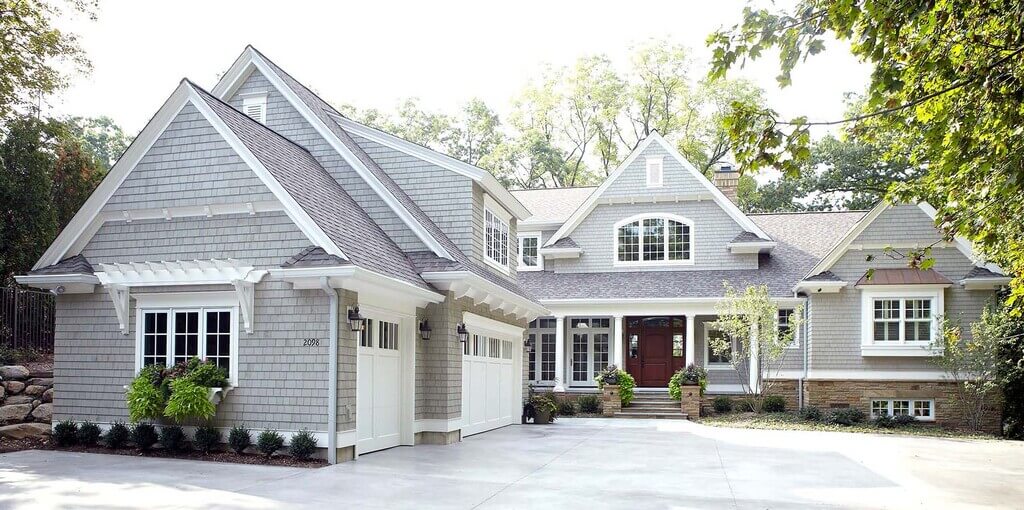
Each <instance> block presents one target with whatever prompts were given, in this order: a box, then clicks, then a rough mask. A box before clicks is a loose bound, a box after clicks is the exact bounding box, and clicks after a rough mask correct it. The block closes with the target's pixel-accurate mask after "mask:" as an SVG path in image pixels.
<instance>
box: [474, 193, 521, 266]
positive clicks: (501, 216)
mask: <svg viewBox="0 0 1024 510" xmlns="http://www.w3.org/2000/svg"><path fill="white" fill-rule="evenodd" d="M488 213H490V214H491V215H493V216H494V217H495V218H497V219H498V220H500V221H502V222H504V223H505V228H506V229H507V230H508V232H507V236H508V239H506V242H505V252H506V253H505V256H506V258H507V259H508V263H505V264H502V263H501V261H498V260H495V259H493V258H491V256H490V255H489V254H488V253H487V214H488ZM483 216H484V217H483V220H484V228H483V231H482V232H481V235H482V239H481V240H482V241H483V252H484V262H485V263H487V265H489V266H491V267H493V268H495V269H497V270H498V271H501V272H502V273H504V274H509V266H510V265H511V261H512V260H515V259H514V258H513V257H514V256H518V253H516V254H515V255H510V254H509V253H508V250H509V249H510V248H511V247H512V239H513V236H512V215H511V214H510V213H509V212H508V211H506V210H505V208H504V207H502V206H501V205H500V204H498V202H497V201H496V200H494V199H493V198H491V196H490V195H488V194H486V193H485V194H484V215H483ZM516 239H518V238H516ZM516 242H517V243H518V240H517V241H516ZM517 248H518V247H517ZM516 251H517V252H518V250H516Z"/></svg>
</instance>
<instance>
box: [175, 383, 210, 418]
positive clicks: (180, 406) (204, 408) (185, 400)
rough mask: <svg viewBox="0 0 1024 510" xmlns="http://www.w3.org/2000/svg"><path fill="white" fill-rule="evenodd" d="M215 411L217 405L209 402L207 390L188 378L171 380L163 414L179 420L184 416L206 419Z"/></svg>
mask: <svg viewBox="0 0 1024 510" xmlns="http://www.w3.org/2000/svg"><path fill="white" fill-rule="evenodd" d="M216 413H217V407H216V406H214V405H213V402H210V399H209V390H207V388H206V387H205V386H200V385H198V384H196V383H195V382H193V381H192V380H191V379H189V378H180V379H175V380H174V381H173V382H171V398H169V399H167V406H166V407H165V408H164V416H167V417H168V418H172V419H174V421H177V422H180V421H182V420H184V419H186V418H201V419H204V420H208V419H210V418H212V417H213V415H214V414H216Z"/></svg>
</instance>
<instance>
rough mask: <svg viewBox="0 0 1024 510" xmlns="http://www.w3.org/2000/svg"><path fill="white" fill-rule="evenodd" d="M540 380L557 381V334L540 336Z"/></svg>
mask: <svg viewBox="0 0 1024 510" xmlns="http://www.w3.org/2000/svg"><path fill="white" fill-rule="evenodd" d="M540 380H542V381H554V380H555V334H554V333H542V334H541V335H540Z"/></svg>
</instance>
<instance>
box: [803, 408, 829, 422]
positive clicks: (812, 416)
mask: <svg viewBox="0 0 1024 510" xmlns="http://www.w3.org/2000/svg"><path fill="white" fill-rule="evenodd" d="M800 418H801V419H803V420H805V421H821V419H822V418H824V416H823V414H822V412H821V409H818V408H817V407H814V406H805V407H804V408H803V409H801V410H800Z"/></svg>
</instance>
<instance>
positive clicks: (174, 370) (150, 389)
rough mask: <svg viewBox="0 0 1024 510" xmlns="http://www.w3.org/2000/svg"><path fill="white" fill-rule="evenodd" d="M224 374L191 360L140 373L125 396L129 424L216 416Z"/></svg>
mask: <svg viewBox="0 0 1024 510" xmlns="http://www.w3.org/2000/svg"><path fill="white" fill-rule="evenodd" d="M229 389H230V387H229V386H228V378H227V374H226V373H225V372H224V370H223V369H221V368H219V367H217V366H216V365H215V364H213V363H209V362H203V361H200V360H199V358H192V359H190V360H188V361H187V362H184V363H178V364H177V365H175V366H173V367H171V368H165V367H164V366H162V365H149V366H147V367H144V368H143V369H142V370H140V371H139V375H138V376H136V377H135V379H134V380H133V381H132V383H131V384H129V385H128V388H127V391H126V392H125V399H126V402H127V404H128V417H129V418H130V419H131V421H132V422H139V421H142V420H155V419H159V418H161V417H165V416H166V417H168V418H171V419H173V420H174V421H177V422H180V421H182V420H185V419H188V418H199V419H204V420H206V419H209V418H212V417H213V415H214V414H215V413H216V412H217V404H218V403H220V400H221V398H222V397H223V394H224V392H225V391H227V390H229Z"/></svg>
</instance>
